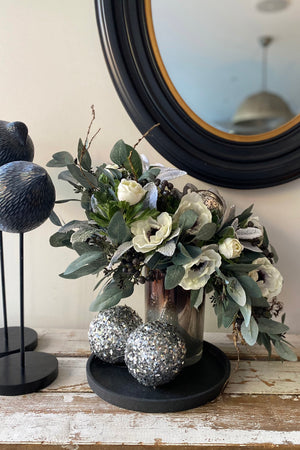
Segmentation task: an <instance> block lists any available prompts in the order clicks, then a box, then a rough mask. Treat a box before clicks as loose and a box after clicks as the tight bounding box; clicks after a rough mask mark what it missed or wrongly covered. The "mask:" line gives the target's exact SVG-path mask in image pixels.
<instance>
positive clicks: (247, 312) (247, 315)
mask: <svg viewBox="0 0 300 450" xmlns="http://www.w3.org/2000/svg"><path fill="white" fill-rule="evenodd" d="M240 311H241V313H242V316H243V317H244V321H245V325H246V327H248V326H249V323H250V319H251V314H252V307H251V302H250V301H249V297H247V302H246V304H245V305H244V306H240Z"/></svg>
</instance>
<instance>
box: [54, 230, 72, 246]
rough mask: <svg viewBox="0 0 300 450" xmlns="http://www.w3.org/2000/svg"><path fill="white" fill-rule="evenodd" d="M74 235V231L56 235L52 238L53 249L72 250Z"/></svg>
mask: <svg viewBox="0 0 300 450" xmlns="http://www.w3.org/2000/svg"><path fill="white" fill-rule="evenodd" d="M73 233H74V231H67V232H63V233H62V232H59V231H58V232H57V233H54V234H53V235H52V236H50V239H49V241H50V245H51V246H52V247H68V248H72V244H71V242H70V239H71V236H72V234H73Z"/></svg>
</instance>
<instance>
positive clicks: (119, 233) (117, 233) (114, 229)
mask: <svg viewBox="0 0 300 450" xmlns="http://www.w3.org/2000/svg"><path fill="white" fill-rule="evenodd" d="M107 232H108V236H109V237H110V239H111V240H112V242H113V243H114V244H116V245H120V244H122V243H123V242H125V241H129V240H130V238H131V233H130V229H129V227H128V226H127V225H126V223H125V220H124V218H123V214H122V212H121V211H117V212H116V213H115V214H114V215H113V217H112V218H111V220H110V223H109V225H108V228H107Z"/></svg>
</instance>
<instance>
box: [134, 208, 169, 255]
mask: <svg viewBox="0 0 300 450" xmlns="http://www.w3.org/2000/svg"><path fill="white" fill-rule="evenodd" d="M171 231H172V217H171V216H170V215H169V214H168V213H167V212H163V213H161V214H160V215H159V216H158V217H157V219H153V218H152V217H149V218H148V219H146V220H138V221H136V222H134V223H133V224H132V226H131V232H132V234H134V238H133V239H132V243H133V247H134V249H135V251H137V252H140V253H148V252H151V251H152V250H155V249H156V247H157V246H158V245H160V244H161V243H162V242H163V241H164V240H165V239H166V238H167V237H168V236H169V235H170V234H171Z"/></svg>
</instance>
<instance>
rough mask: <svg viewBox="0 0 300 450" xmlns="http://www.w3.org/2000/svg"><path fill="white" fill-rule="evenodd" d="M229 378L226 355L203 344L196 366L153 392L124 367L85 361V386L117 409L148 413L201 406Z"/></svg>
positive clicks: (97, 360) (92, 358) (220, 388)
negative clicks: (88, 386) (86, 383)
mask: <svg viewBox="0 0 300 450" xmlns="http://www.w3.org/2000/svg"><path fill="white" fill-rule="evenodd" d="M229 375H230V363H229V360H228V358H227V356H226V355H225V354H224V353H223V352H222V351H221V350H219V349H218V348H217V347H215V346H214V345H212V344H209V343H208V342H204V346H203V356H202V358H201V360H200V361H199V362H198V363H196V364H194V365H193V366H189V367H186V368H185V369H183V370H182V372H181V373H180V374H179V375H178V376H177V377H176V378H175V379H174V380H173V381H172V382H170V383H168V384H165V385H162V386H158V387H157V388H156V389H153V388H151V387H145V386H143V385H142V384H139V383H138V382H137V381H136V379H135V378H133V377H132V376H131V375H130V374H129V372H128V370H127V367H126V366H125V365H124V366H117V365H112V364H107V363H104V362H103V361H101V360H100V359H99V358H97V357H96V356H95V355H91V356H90V357H89V359H88V362H87V379H88V382H89V385H90V387H91V388H92V389H93V391H94V392H95V393H96V394H97V395H99V397H101V398H102V399H103V400H106V401H107V402H109V403H112V404H113V405H116V406H120V407H121V408H125V409H131V410H133V411H143V412H152V413H153V412H155V413H165V412H175V411H184V410H187V409H191V408H196V407H197V406H200V405H203V404H204V403H207V402H209V401H211V400H213V399H214V398H216V397H217V396H218V395H219V394H220V393H221V392H222V389H223V387H224V385H225V383H226V381H227V379H228V378H229Z"/></svg>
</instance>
